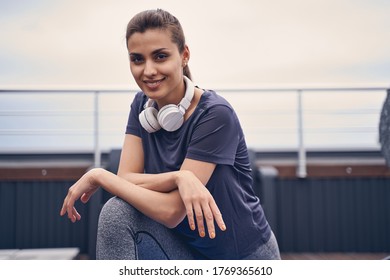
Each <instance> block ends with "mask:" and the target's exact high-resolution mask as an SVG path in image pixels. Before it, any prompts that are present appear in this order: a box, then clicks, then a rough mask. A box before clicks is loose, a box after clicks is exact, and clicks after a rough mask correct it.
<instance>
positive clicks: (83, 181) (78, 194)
mask: <svg viewBox="0 0 390 280" xmlns="http://www.w3.org/2000/svg"><path fill="white" fill-rule="evenodd" d="M98 173H99V169H97V168H95V169H91V170H89V171H88V172H87V173H85V174H84V175H83V176H82V177H81V178H80V179H79V180H78V181H77V182H76V183H75V184H74V185H73V186H71V187H70V188H69V190H68V194H67V195H66V197H65V199H64V203H63V205H62V208H61V211H60V215H61V216H63V215H65V214H66V213H68V218H69V219H70V220H71V221H72V222H73V223H74V222H76V221H78V220H80V219H81V215H80V214H79V213H78V212H77V210H76V208H75V207H74V204H75V202H76V201H77V200H78V199H80V200H81V201H82V202H83V203H87V202H88V200H89V199H90V197H91V196H92V195H93V194H94V193H95V192H96V191H97V189H98V188H99V186H98V184H97V182H96V178H97V176H98Z"/></svg>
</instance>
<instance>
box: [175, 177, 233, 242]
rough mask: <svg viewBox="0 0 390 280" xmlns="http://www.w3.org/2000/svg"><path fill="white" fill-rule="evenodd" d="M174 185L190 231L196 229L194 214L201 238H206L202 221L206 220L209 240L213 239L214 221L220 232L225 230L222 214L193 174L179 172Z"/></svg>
mask: <svg viewBox="0 0 390 280" xmlns="http://www.w3.org/2000/svg"><path fill="white" fill-rule="evenodd" d="M176 184H177V187H178V189H179V193H180V196H181V198H182V200H183V203H184V206H185V208H186V214H187V217H188V222H189V226H190V228H191V229H192V230H195V228H196V226H195V220H194V214H195V218H196V225H197V226H198V231H199V235H200V236H201V237H205V236H206V232H205V227H204V220H206V225H207V229H208V234H209V237H210V238H215V226H214V221H215V222H216V223H217V225H218V227H219V228H220V229H221V230H223V231H224V230H226V226H225V223H224V221H223V219H222V214H221V212H220V211H219V208H218V206H217V204H216V203H215V201H214V198H213V196H212V195H211V194H210V192H209V191H208V189H207V188H206V187H205V186H204V185H203V184H202V183H201V181H200V180H199V179H198V178H197V177H196V176H195V175H194V173H192V172H191V171H188V170H181V171H179V172H178V173H177V179H176Z"/></svg>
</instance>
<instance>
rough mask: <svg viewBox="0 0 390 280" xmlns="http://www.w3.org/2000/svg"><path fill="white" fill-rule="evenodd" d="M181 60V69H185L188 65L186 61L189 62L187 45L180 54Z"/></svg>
mask: <svg viewBox="0 0 390 280" xmlns="http://www.w3.org/2000/svg"><path fill="white" fill-rule="evenodd" d="M182 60H183V67H185V66H186V65H187V64H188V61H189V60H190V49H189V48H188V46H187V45H185V46H184V50H183V53H182Z"/></svg>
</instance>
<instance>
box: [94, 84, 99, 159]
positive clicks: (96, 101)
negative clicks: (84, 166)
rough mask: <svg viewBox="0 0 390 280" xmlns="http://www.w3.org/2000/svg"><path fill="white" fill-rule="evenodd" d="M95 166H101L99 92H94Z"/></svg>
mask: <svg viewBox="0 0 390 280" xmlns="http://www.w3.org/2000/svg"><path fill="white" fill-rule="evenodd" d="M93 121H94V129H93V133H94V137H93V139H94V166H95V167H100V166H101V152H100V142H99V140H100V139H99V132H100V131H99V91H95V92H94V117H93Z"/></svg>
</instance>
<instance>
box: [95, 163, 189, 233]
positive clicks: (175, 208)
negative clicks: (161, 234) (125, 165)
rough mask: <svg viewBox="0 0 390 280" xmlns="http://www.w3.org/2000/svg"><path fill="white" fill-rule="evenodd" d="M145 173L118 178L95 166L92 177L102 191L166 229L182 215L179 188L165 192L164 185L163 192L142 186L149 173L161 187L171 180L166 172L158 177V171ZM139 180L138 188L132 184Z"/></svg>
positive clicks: (183, 211) (182, 209) (181, 218)
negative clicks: (151, 173)
mask: <svg viewBox="0 0 390 280" xmlns="http://www.w3.org/2000/svg"><path fill="white" fill-rule="evenodd" d="M139 175H143V174H139ZM145 175H146V176H133V175H132V177H131V178H122V177H120V176H117V175H115V174H113V173H111V172H108V171H106V170H104V169H100V168H99V169H96V170H95V172H94V173H93V180H94V181H95V183H96V184H98V185H100V186H102V187H103V188H104V189H105V190H106V191H108V192H110V193H111V194H113V195H116V196H118V197H120V198H122V199H123V200H125V201H126V202H128V203H129V204H131V205H132V206H134V207H135V208H137V209H138V210H139V211H140V212H142V213H143V214H145V215H146V216H148V217H150V218H152V219H153V220H155V221H157V222H160V223H162V224H164V225H165V226H167V227H169V228H173V227H175V226H176V225H178V224H179V223H180V222H181V221H182V220H183V218H184V217H185V216H186V211H185V207H184V204H183V201H182V199H181V197H180V194H179V191H178V190H173V191H168V188H167V189H165V192H159V191H154V190H152V189H148V188H147V187H144V186H145V182H148V181H149V179H151V176H153V177H154V179H155V178H156V177H161V181H160V182H156V184H154V185H157V184H158V183H162V184H163V185H164V187H165V184H166V185H169V184H168V183H170V180H173V179H170V178H169V177H173V176H172V174H167V173H166V175H164V174H163V175H164V176H158V175H159V174H158V175H150V176H149V175H148V174H145ZM142 179H144V183H143V184H144V186H142V187H141V186H138V185H136V184H135V183H134V182H137V180H142ZM150 185H152V184H150Z"/></svg>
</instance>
